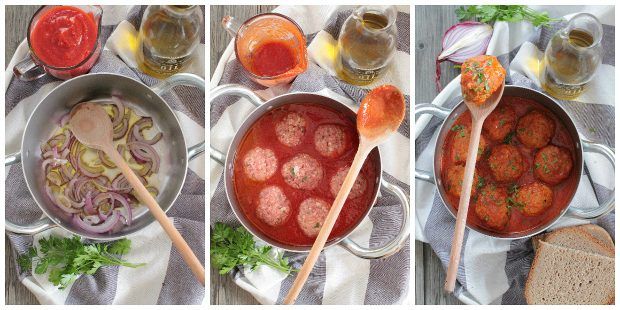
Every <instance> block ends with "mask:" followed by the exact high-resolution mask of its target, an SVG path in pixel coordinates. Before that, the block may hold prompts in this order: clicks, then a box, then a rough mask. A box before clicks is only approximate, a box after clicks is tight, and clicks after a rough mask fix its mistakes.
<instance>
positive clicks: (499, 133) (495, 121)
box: [482, 105, 517, 141]
mask: <svg viewBox="0 0 620 310" xmlns="http://www.w3.org/2000/svg"><path fill="white" fill-rule="evenodd" d="M516 125H517V115H516V113H515V110H514V109H513V108H512V107H510V106H505V105H502V106H499V107H497V108H496V109H495V110H493V112H491V114H490V115H489V116H488V117H487V119H486V120H485V121H484V124H483V125H482V128H483V129H484V130H485V132H486V134H487V136H488V137H489V138H490V139H491V140H494V141H501V140H504V139H505V138H506V136H507V135H508V134H509V133H510V132H511V131H513V130H514V129H515V126H516Z"/></svg>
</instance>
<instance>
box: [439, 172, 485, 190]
mask: <svg viewBox="0 0 620 310" xmlns="http://www.w3.org/2000/svg"><path fill="white" fill-rule="evenodd" d="M464 175H465V166H461V165H455V166H451V167H449V168H448V170H446V180H445V184H446V185H445V188H446V191H447V192H448V194H451V195H452V196H455V197H461V187H462V186H463V176H464ZM483 185H484V179H483V178H480V177H479V176H478V171H475V172H474V183H473V186H472V187H471V195H472V196H473V195H475V194H476V192H477V191H478V188H480V187H482V186H483Z"/></svg>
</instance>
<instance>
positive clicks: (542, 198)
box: [515, 182, 553, 216]
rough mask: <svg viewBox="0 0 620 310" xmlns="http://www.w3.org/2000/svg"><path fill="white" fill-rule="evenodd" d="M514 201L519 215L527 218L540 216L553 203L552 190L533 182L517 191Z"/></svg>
mask: <svg viewBox="0 0 620 310" xmlns="http://www.w3.org/2000/svg"><path fill="white" fill-rule="evenodd" d="M515 201H516V202H517V206H518V207H519V210H520V211H521V213H523V214H525V215H528V216H535V215H539V214H542V213H543V212H544V211H545V210H546V209H548V208H549V207H551V204H552V203H553V190H552V189H551V188H549V186H547V185H545V184H543V183H540V182H534V183H530V184H527V185H525V186H522V187H520V188H519V189H518V190H517V194H516V196H515Z"/></svg>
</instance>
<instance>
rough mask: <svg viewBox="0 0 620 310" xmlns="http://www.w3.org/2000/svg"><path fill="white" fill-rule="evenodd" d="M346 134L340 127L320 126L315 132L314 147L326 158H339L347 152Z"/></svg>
mask: <svg viewBox="0 0 620 310" xmlns="http://www.w3.org/2000/svg"><path fill="white" fill-rule="evenodd" d="M346 138H347V137H346V133H345V131H344V129H343V128H342V127H341V126H338V125H332V124H328V125H320V126H319V127H318V128H317V129H316V131H315V132H314V147H315V148H316V150H317V151H318V152H319V154H321V155H323V156H325V157H338V156H340V155H342V154H343V153H344V151H345V150H346V142H347V141H346Z"/></svg>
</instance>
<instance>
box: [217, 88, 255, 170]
mask: <svg viewBox="0 0 620 310" xmlns="http://www.w3.org/2000/svg"><path fill="white" fill-rule="evenodd" d="M210 95H211V97H210V100H209V103H212V102H213V100H215V98H217V97H219V96H223V95H232V96H239V97H243V98H245V99H248V100H249V101H250V102H251V103H252V104H253V105H255V106H257V107H258V106H260V105H262V104H263V100H262V99H260V98H259V97H258V96H257V95H256V94H255V93H254V92H253V91H252V90H251V89H249V88H247V87H245V86H242V85H239V84H224V85H220V86H217V87H215V88H213V89H212V90H211V91H210ZM209 156H210V157H211V159H213V160H215V161H216V162H217V163H219V164H220V165H222V166H224V163H225V162H226V155H225V154H224V153H222V152H220V151H218V150H217V149H215V148H214V147H213V146H210V152H209Z"/></svg>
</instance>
